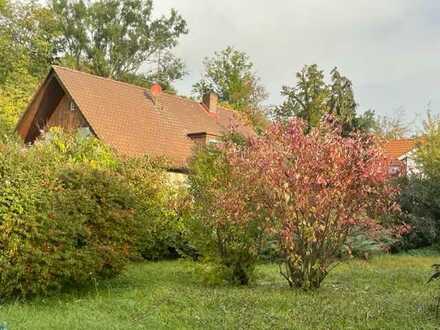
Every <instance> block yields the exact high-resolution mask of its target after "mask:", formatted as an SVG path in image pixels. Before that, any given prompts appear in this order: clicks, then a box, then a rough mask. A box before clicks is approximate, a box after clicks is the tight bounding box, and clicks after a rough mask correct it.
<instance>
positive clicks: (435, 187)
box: [395, 175, 440, 251]
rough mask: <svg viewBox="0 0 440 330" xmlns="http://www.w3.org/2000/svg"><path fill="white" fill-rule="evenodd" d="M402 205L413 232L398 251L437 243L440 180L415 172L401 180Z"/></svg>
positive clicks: (439, 220)
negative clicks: (415, 173)
mask: <svg viewBox="0 0 440 330" xmlns="http://www.w3.org/2000/svg"><path fill="white" fill-rule="evenodd" d="M400 186H401V191H402V192H401V196H400V205H401V208H402V210H403V211H404V220H405V222H406V223H407V224H408V225H410V226H411V231H410V232H409V233H408V234H407V235H404V236H403V237H402V239H401V240H400V242H399V243H398V244H396V246H395V250H397V251H398V250H410V249H418V248H422V247H427V246H431V245H433V244H436V243H438V241H439V237H440V196H439V194H438V192H439V191H440V181H438V182H437V181H436V180H431V179H428V178H426V177H424V176H419V175H412V176H410V177H409V178H402V179H401V182H400Z"/></svg>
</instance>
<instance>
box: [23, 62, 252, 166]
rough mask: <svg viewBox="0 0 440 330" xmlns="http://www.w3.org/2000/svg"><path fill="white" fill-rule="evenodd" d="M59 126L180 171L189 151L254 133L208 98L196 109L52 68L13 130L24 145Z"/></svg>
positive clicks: (154, 91)
mask: <svg viewBox="0 0 440 330" xmlns="http://www.w3.org/2000/svg"><path fill="white" fill-rule="evenodd" d="M54 126H59V127H62V128H63V129H65V130H68V131H75V130H82V131H84V132H88V133H90V134H93V135H94V136H96V137H97V138H98V139H100V140H102V141H103V142H104V143H106V144H108V145H110V146H111V147H113V149H114V150H115V151H116V152H117V153H119V154H121V155H123V156H128V157H136V156H141V155H144V154H148V155H150V156H152V157H165V158H167V159H168V160H169V162H170V164H171V168H170V169H171V170H173V171H184V170H185V168H186V166H187V163H188V160H189V159H190V157H191V155H192V152H193V149H194V146H196V145H200V144H207V143H213V142H216V141H217V140H218V138H219V137H220V136H221V135H222V134H223V133H224V132H226V131H228V130H229V129H231V128H234V129H235V130H236V131H238V132H240V133H242V134H243V135H245V136H251V135H253V134H254V131H253V130H252V129H251V128H250V126H248V125H247V124H245V122H244V121H243V120H242V118H240V117H239V114H238V113H236V112H235V111H233V110H230V109H226V108H224V107H222V106H220V105H219V104H218V97H217V96H216V95H215V94H213V93H210V94H207V95H205V96H204V97H203V101H202V102H201V103H199V102H196V101H193V100H190V99H186V98H183V97H179V96H176V95H172V94H168V93H166V92H163V91H162V90H161V87H160V86H159V85H158V84H154V85H153V86H152V87H151V89H150V90H147V89H145V88H142V87H139V86H135V85H131V84H127V83H123V82H119V81H115V80H112V79H108V78H103V77H99V76H95V75H91V74H88V73H84V72H80V71H76V70H72V69H67V68H64V67H59V66H53V67H52V69H51V70H50V72H49V74H48V76H47V78H46V79H45V81H44V82H43V83H42V85H41V86H40V87H39V89H38V90H37V92H36V94H35V96H34V98H33V99H32V101H31V103H30V104H29V106H28V108H27V110H26V111H25V113H24V114H23V116H22V118H21V119H20V121H19V123H18V125H17V132H18V133H19V135H20V136H21V137H22V138H23V139H24V141H25V142H26V143H33V142H34V141H35V140H36V139H37V138H38V137H39V136H40V135H41V134H42V133H43V132H44V131H45V130H47V129H48V128H50V127H54Z"/></svg>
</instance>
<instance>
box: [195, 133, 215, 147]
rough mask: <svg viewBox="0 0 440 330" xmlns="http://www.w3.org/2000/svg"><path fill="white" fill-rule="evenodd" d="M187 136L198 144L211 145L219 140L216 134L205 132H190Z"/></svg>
mask: <svg viewBox="0 0 440 330" xmlns="http://www.w3.org/2000/svg"><path fill="white" fill-rule="evenodd" d="M188 137H189V138H190V139H191V140H192V141H193V142H195V143H196V145H199V146H201V145H213V144H216V143H218V142H219V140H218V135H216V134H212V133H207V132H198V133H190V134H188Z"/></svg>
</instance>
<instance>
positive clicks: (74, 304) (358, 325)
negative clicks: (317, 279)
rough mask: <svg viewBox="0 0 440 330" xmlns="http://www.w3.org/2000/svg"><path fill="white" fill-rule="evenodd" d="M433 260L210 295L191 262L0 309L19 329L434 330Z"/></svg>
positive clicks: (268, 272)
mask: <svg viewBox="0 0 440 330" xmlns="http://www.w3.org/2000/svg"><path fill="white" fill-rule="evenodd" d="M439 259H440V256H435V255H432V256H410V255H396V256H380V257H376V258H374V259H372V260H370V261H368V262H365V261H359V260H353V261H349V262H345V263H342V264H340V265H339V266H338V267H337V268H335V270H334V271H333V272H332V273H331V275H330V276H329V277H328V278H327V279H326V280H325V282H324V284H323V286H322V288H321V289H319V290H318V291H315V292H302V291H298V290H291V289H289V287H288V286H287V284H286V282H284V281H283V279H281V278H280V276H279V275H278V268H277V266H276V265H263V266H260V267H259V269H258V270H259V280H258V282H257V283H256V284H255V285H253V286H251V287H245V288H243V287H229V286H220V287H209V286H205V285H202V284H201V283H200V281H199V279H198V278H197V277H196V276H195V275H194V274H193V272H192V271H191V267H190V262H187V261H169V262H158V263H141V264H132V265H131V266H130V267H129V269H128V270H127V272H126V273H125V274H124V275H123V276H120V277H119V278H117V279H114V280H111V281H104V282H101V283H97V284H96V285H95V286H93V287H92V288H88V289H87V290H85V289H83V290H81V291H75V292H69V293H63V294H61V295H57V296H54V297H50V298H45V299H34V300H31V301H28V302H15V303H7V304H4V305H1V306H0V325H1V324H2V321H3V322H7V326H8V329H9V330H18V329H33V330H36V329H439V328H440V321H438V320H437V319H436V318H435V313H434V309H433V294H434V292H435V291H436V285H426V280H427V277H429V275H430V266H431V264H433V263H435V262H439Z"/></svg>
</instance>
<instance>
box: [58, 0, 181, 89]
mask: <svg viewBox="0 0 440 330" xmlns="http://www.w3.org/2000/svg"><path fill="white" fill-rule="evenodd" d="M51 7H52V9H53V11H54V12H55V14H56V17H57V20H58V22H59V24H60V27H61V30H62V33H63V40H64V41H65V42H64V49H63V51H64V52H65V55H66V59H65V63H67V64H70V65H73V66H75V67H76V68H79V69H89V70H90V71H92V72H93V73H95V74H98V75H101V76H104V77H111V78H114V79H119V80H123V79H125V78H127V77H130V78H131V79H132V78H133V75H135V74H137V72H138V70H139V68H140V67H141V66H144V67H146V68H149V69H150V71H149V72H148V76H151V75H153V74H154V75H159V76H160V78H161V79H162V80H163V79H165V80H166V81H167V82H170V81H171V80H173V79H176V77H177V78H180V77H181V75H182V74H183V72H184V71H183V67H182V62H181V61H180V60H178V59H176V58H174V56H173V55H172V54H171V53H170V51H171V50H172V48H174V47H175V46H176V45H177V41H178V38H179V37H180V36H181V35H182V34H185V33H187V27H186V22H185V20H184V19H183V18H182V16H180V15H179V14H178V13H177V11H175V10H174V9H172V10H171V12H170V14H169V15H168V16H162V17H159V18H154V16H153V1H152V0H124V1H116V0H100V1H95V2H91V3H88V2H85V1H83V0H79V1H71V0H52V2H51ZM176 64H177V65H176ZM141 78H142V77H141Z"/></svg>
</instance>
